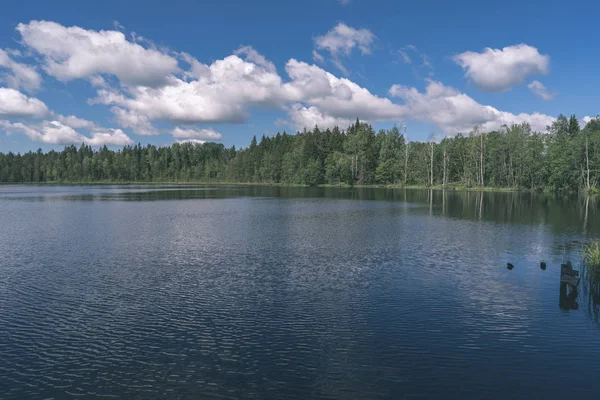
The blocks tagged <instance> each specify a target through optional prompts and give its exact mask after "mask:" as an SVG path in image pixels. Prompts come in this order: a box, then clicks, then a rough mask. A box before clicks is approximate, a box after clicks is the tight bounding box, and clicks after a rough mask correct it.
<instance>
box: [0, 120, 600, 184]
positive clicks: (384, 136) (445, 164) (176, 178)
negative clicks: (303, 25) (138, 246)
mask: <svg viewBox="0 0 600 400" xmlns="http://www.w3.org/2000/svg"><path fill="white" fill-rule="evenodd" d="M548 130H549V133H548V134H542V133H537V132H532V131H531V127H530V126H529V125H527V124H521V125H512V126H504V127H502V129H500V130H497V131H493V132H482V131H480V130H479V129H477V128H475V129H473V131H472V132H467V133H466V134H465V135H462V134H459V135H456V136H455V137H448V138H445V139H444V140H442V141H441V143H433V142H427V143H426V142H411V143H407V142H406V141H405V138H404V137H403V136H402V135H401V134H400V132H399V130H398V129H397V128H396V127H393V128H392V129H389V130H380V131H379V132H377V133H375V131H374V130H373V128H372V127H371V126H370V125H368V124H365V123H361V122H360V121H358V120H357V121H356V123H355V124H353V125H351V126H350V127H348V129H346V130H345V131H342V130H340V129H339V128H337V127H336V128H334V129H331V130H330V129H327V130H321V129H319V128H318V127H315V128H314V129H313V130H310V131H308V130H304V131H303V132H299V133H297V134H296V135H288V134H287V133H286V132H283V133H281V134H280V133H278V134H277V135H275V136H273V137H266V136H263V137H262V138H260V140H259V139H257V138H256V136H254V137H252V138H251V141H250V145H249V146H248V147H247V148H244V149H236V148H235V147H232V148H229V149H228V148H226V147H225V146H223V145H222V144H217V143H204V144H190V143H183V144H179V143H176V144H173V145H172V146H171V147H156V146H152V145H148V146H146V147H142V146H141V145H139V144H138V145H136V146H126V147H124V148H122V149H120V150H117V151H112V150H109V149H108V148H106V146H105V147H102V148H100V149H97V150H93V149H92V148H91V147H90V146H85V145H82V146H81V147H79V148H77V147H75V146H67V147H65V148H64V150H62V151H60V152H57V151H54V150H52V151H49V152H47V153H43V152H42V151H41V150H38V151H36V152H28V153H26V154H14V153H7V154H4V153H0V182H3V183H20V182H29V183H38V182H64V183H77V182H208V181H218V182H243V183H246V182H248V183H250V182H252V183H284V184H303V185H318V184H331V185H338V184H347V185H372V184H381V185H403V184H405V183H406V184H407V185H411V186H412V185H415V186H431V185H433V186H440V185H450V186H454V187H467V188H471V187H481V186H491V187H495V188H523V189H531V190H540V189H548V190H557V191H562V190H565V191H579V190H585V191H586V192H588V193H593V192H594V191H595V190H597V188H598V186H599V185H598V184H599V183H600V121H598V120H592V121H591V122H589V123H588V124H587V125H586V127H585V128H583V129H580V127H579V124H578V122H577V118H575V117H574V116H571V117H570V118H567V117H565V116H562V115H561V116H559V117H558V118H557V120H556V121H555V122H554V123H553V124H552V126H550V127H549V129H548ZM406 158H408V160H407V159H406ZM432 164H433V165H432ZM405 179H406V181H405Z"/></svg>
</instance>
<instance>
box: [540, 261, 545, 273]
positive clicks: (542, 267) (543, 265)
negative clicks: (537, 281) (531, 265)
mask: <svg viewBox="0 0 600 400" xmlns="http://www.w3.org/2000/svg"><path fill="white" fill-rule="evenodd" d="M540 268H541V269H542V270H543V271H545V270H546V261H540Z"/></svg>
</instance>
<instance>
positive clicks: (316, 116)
mask: <svg viewBox="0 0 600 400" xmlns="http://www.w3.org/2000/svg"><path fill="white" fill-rule="evenodd" d="M287 112H288V116H289V118H290V123H291V124H292V125H294V127H296V129H298V130H302V129H303V128H307V129H312V128H313V127H315V126H318V127H319V128H321V129H327V128H333V127H335V126H337V127H340V128H342V129H345V128H347V127H348V126H350V125H351V124H352V123H354V120H352V119H347V118H336V117H333V116H331V115H327V114H325V113H324V112H323V111H321V110H320V109H319V108H318V107H315V106H310V107H307V106H304V105H302V104H299V103H296V104H293V105H292V106H290V107H289V109H288V111H287Z"/></svg>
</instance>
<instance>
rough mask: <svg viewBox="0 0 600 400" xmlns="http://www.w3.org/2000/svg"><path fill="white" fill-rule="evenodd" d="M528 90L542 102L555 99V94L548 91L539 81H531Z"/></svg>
mask: <svg viewBox="0 0 600 400" xmlns="http://www.w3.org/2000/svg"><path fill="white" fill-rule="evenodd" d="M527 87H528V88H529V90H531V92H532V93H533V94H535V95H536V96H538V97H539V98H540V99H542V100H552V99H553V98H555V97H556V94H557V93H556V92H552V91H549V90H548V89H547V88H546V86H544V84H543V83H542V82H540V81H533V82H531V83H530V84H529V85H527Z"/></svg>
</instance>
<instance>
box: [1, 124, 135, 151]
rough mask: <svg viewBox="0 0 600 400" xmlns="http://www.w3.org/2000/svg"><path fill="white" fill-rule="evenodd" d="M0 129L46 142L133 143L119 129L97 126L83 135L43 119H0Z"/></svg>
mask: <svg viewBox="0 0 600 400" xmlns="http://www.w3.org/2000/svg"><path fill="white" fill-rule="evenodd" d="M0 129H3V130H4V131H5V132H7V133H9V134H14V133H20V134H24V135H26V136H27V137H29V139H30V140H33V141H36V142H42V143H48V144H75V145H78V144H81V143H85V144H88V145H90V146H103V145H107V146H111V145H112V146H123V145H130V144H133V141H132V140H131V139H130V138H129V137H128V136H127V135H126V134H125V133H123V131H122V130H120V129H103V128H98V130H97V131H94V132H92V136H91V137H88V136H84V135H82V134H80V133H78V132H77V131H76V130H75V129H73V128H71V127H70V126H67V125H64V124H62V123H61V122H59V121H44V122H42V123H41V124H36V125H34V124H23V123H21V122H16V123H11V122H9V121H4V120H0Z"/></svg>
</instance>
